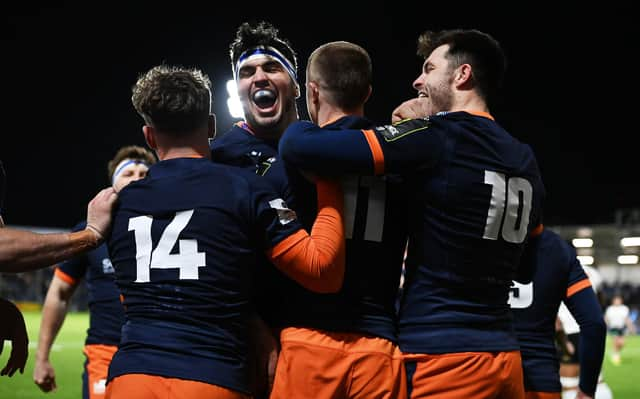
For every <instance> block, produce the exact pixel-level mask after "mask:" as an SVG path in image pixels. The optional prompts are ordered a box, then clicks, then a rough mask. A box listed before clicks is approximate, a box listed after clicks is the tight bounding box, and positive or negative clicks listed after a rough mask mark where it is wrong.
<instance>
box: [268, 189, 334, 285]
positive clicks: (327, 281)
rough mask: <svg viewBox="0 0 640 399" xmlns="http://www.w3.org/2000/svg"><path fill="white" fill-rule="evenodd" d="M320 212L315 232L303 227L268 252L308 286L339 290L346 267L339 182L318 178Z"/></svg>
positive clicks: (279, 265)
mask: <svg viewBox="0 0 640 399" xmlns="http://www.w3.org/2000/svg"><path fill="white" fill-rule="evenodd" d="M317 191H318V215H317V217H316V220H315V222H314V224H313V228H312V230H311V234H307V232H306V231H304V230H302V229H300V230H298V231H297V232H296V233H294V234H292V235H291V236H289V237H288V238H286V239H285V240H283V241H281V242H280V243H278V245H276V246H275V247H274V248H271V249H270V250H268V251H267V256H268V257H269V259H270V260H271V262H272V263H273V264H274V265H276V267H277V268H278V269H280V270H282V271H283V272H284V273H285V274H286V275H288V276H289V277H291V278H292V279H294V280H295V281H297V282H298V283H299V284H301V285H302V286H303V287H305V288H306V289H308V290H311V291H314V292H320V293H330V292H337V291H339V290H340V288H341V287H342V282H343V280H344V268H345V241H344V240H345V238H344V221H343V218H342V213H343V195H342V189H341V187H340V184H339V183H337V182H329V181H322V180H321V181H318V183H317Z"/></svg>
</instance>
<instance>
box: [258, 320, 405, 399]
mask: <svg viewBox="0 0 640 399" xmlns="http://www.w3.org/2000/svg"><path fill="white" fill-rule="evenodd" d="M280 343H281V350H280V355H279V357H278V365H277V368H276V376H275V381H274V385H273V390H272V391H271V396H270V399H292V398H314V399H330V398H349V399H370V398H379V399H406V398H407V396H406V379H405V378H404V374H405V373H404V364H403V359H402V354H401V353H400V350H399V349H398V347H397V345H395V344H393V343H392V342H390V341H388V340H386V339H384V338H376V337H370V336H364V335H362V334H354V333H334V332H328V331H323V330H316V329H311V328H296V327H291V328H285V329H284V330H282V332H281V333H280Z"/></svg>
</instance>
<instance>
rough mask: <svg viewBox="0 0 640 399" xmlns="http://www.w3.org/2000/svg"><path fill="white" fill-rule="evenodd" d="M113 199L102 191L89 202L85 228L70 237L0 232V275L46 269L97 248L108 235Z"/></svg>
mask: <svg viewBox="0 0 640 399" xmlns="http://www.w3.org/2000/svg"><path fill="white" fill-rule="evenodd" d="M116 198H117V195H116V193H115V191H114V190H113V188H111V187H109V188H105V189H104V190H102V191H100V192H99V193H98V194H97V195H96V196H95V197H94V198H93V199H92V200H91V202H89V205H88V207H87V228H85V229H84V230H82V231H78V232H74V233H51V234H40V233H35V232H31V231H24V230H16V229H11V228H1V229H0V272H3V273H7V272H10V273H19V272H25V271H29V270H34V269H39V268H43V267H47V266H50V265H52V264H54V263H57V262H59V261H61V260H64V259H68V258H71V257H73V256H75V255H78V254H80V253H82V252H85V251H88V250H90V249H93V248H95V247H97V246H98V245H99V244H100V243H101V242H102V241H104V236H105V235H106V234H107V232H108V231H109V228H110V225H111V209H112V208H113V205H114V204H115V201H116Z"/></svg>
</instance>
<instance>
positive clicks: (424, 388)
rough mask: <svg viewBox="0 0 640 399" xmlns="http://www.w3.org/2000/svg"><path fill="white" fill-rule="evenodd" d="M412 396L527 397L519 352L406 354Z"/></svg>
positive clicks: (441, 398) (447, 398)
mask: <svg viewBox="0 0 640 399" xmlns="http://www.w3.org/2000/svg"><path fill="white" fill-rule="evenodd" d="M404 358H405V368H406V371H407V380H408V382H407V386H408V393H409V397H410V398H411V399H422V398H429V399H457V398H474V399H482V398H492V399H525V395H524V382H523V377H522V361H521V358H520V352H519V351H511V352H461V353H445V354H437V355H428V354H406V355H404Z"/></svg>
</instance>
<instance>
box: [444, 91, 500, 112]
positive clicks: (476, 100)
mask: <svg viewBox="0 0 640 399" xmlns="http://www.w3.org/2000/svg"><path fill="white" fill-rule="evenodd" d="M450 111H452V112H455V111H466V112H486V113H488V114H489V113H490V112H489V106H488V105H487V103H486V101H485V100H484V99H482V98H481V97H479V96H478V95H476V94H475V93H471V92H468V93H467V95H462V96H458V97H457V98H456V99H455V101H454V104H453V106H452V107H451V110H450Z"/></svg>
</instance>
